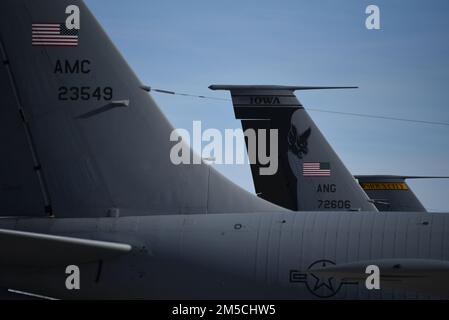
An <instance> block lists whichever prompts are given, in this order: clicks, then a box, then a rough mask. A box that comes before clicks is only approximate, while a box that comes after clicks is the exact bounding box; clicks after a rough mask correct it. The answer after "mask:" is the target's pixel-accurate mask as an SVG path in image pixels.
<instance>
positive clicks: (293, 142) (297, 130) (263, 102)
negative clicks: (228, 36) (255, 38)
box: [209, 85, 376, 211]
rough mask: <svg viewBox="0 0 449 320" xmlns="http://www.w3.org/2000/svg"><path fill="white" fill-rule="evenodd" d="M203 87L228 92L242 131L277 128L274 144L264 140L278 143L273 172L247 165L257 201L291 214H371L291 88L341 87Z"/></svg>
mask: <svg viewBox="0 0 449 320" xmlns="http://www.w3.org/2000/svg"><path fill="white" fill-rule="evenodd" d="M209 88H210V89H212V90H230V92H231V96H232V102H233V105H234V112H235V117H236V118H237V119H240V120H241V122H242V127H243V130H245V131H246V130H247V129H255V130H261V129H267V130H269V129H276V130H278V141H269V143H274V142H277V143H278V148H277V150H278V170H277V172H276V173H275V174H272V175H263V174H261V172H260V170H259V169H260V168H263V167H264V166H265V165H264V164H262V163H261V162H260V161H259V159H257V161H255V162H254V163H252V164H251V172H252V176H253V181H254V185H255V189H256V192H257V194H258V195H259V196H260V197H261V198H263V199H265V200H268V201H270V202H273V203H275V204H277V205H280V206H282V207H284V208H288V209H291V210H296V211H297V210H299V211H305V210H315V211H325V210H333V211H335V210H362V211H376V208H375V206H374V205H373V204H372V203H370V201H369V199H368V197H367V195H366V194H365V193H364V192H363V190H362V189H361V188H360V186H359V185H358V184H357V181H356V180H355V179H354V177H353V176H352V175H351V174H350V173H349V171H348V169H347V168H346V167H345V166H344V164H343V162H342V161H341V160H340V158H339V157H338V155H337V154H336V153H335V152H334V150H333V149H332V147H331V146H330V145H329V143H328V142H327V140H326V139H325V137H324V136H323V134H322V133H321V132H320V130H319V129H318V127H317V126H316V125H315V123H314V122H313V120H312V119H311V118H310V117H309V115H308V114H307V112H306V110H305V109H304V107H303V106H302V105H301V103H300V102H299V101H298V99H297V98H296V96H295V95H294V92H295V91H297V90H311V89H338V88H342V87H293V86H251V85H250V86H238V85H212V86H210V87H209ZM267 135H268V134H267ZM246 143H247V149H248V151H249V150H250V149H252V148H251V146H249V145H248V140H247V141H246ZM257 145H259V142H257ZM267 149H268V150H270V149H271V148H267ZM250 160H251V159H250Z"/></svg>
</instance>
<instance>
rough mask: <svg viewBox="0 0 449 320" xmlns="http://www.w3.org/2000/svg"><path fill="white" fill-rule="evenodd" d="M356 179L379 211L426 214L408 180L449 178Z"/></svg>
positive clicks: (367, 177)
mask: <svg viewBox="0 0 449 320" xmlns="http://www.w3.org/2000/svg"><path fill="white" fill-rule="evenodd" d="M355 178H356V179H357V180H358V181H359V184H360V186H361V187H362V188H363V190H364V191H365V192H366V194H367V195H368V197H370V198H371V200H372V201H373V203H374V204H375V206H376V207H377V209H379V211H414V212H426V209H425V208H424V206H423V204H422V203H421V202H420V201H419V199H418V198H417V197H416V195H415V194H414V192H413V191H412V190H411V189H410V187H409V185H408V184H407V182H406V180H407V179H446V178H449V177H435V176H434V177H430V176H395V175H356V176H355Z"/></svg>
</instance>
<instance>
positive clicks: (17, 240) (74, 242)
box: [0, 229, 131, 267]
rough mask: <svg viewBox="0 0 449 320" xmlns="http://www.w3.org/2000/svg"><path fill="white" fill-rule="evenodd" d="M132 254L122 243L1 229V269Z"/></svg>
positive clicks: (78, 262) (41, 265) (66, 263)
mask: <svg viewBox="0 0 449 320" xmlns="http://www.w3.org/2000/svg"><path fill="white" fill-rule="evenodd" d="M130 250H131V246H130V245H128V244H123V243H115V242H105V241H96V240H89V239H80V238H72V237H62V236H54V235H48V234H41V233H34V232H23V231H16V230H6V229H0V265H2V266H26V267H48V266H61V265H70V264H82V263H89V262H95V261H99V260H106V259H110V258H113V257H116V256H119V255H122V254H125V253H127V252H129V251H130Z"/></svg>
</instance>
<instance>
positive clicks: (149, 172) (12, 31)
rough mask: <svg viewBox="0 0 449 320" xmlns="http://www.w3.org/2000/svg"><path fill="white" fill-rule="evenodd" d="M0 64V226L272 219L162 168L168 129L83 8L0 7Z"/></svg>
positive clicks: (25, 3) (207, 182) (234, 191)
mask: <svg viewBox="0 0 449 320" xmlns="http://www.w3.org/2000/svg"><path fill="white" fill-rule="evenodd" d="M105 5H107V4H105ZM0 58H1V64H0V95H1V99H2V102H1V108H0V147H1V148H2V151H1V154H2V158H1V159H0V215H1V216H5V215H10V216H27V215H30V216H46V215H49V216H56V217H104V216H117V215H150V214H188V213H222V212H253V211H266V210H278V209H279V208H278V207H276V206H274V205H272V204H269V203H267V202H265V201H262V200H261V199H258V198H257V197H256V196H254V195H251V194H249V193H247V192H244V191H243V190H242V189H241V188H239V187H237V186H236V185H234V184H233V183H231V182H230V181H229V180H227V179H225V178H224V177H223V176H221V175H220V174H218V173H217V172H216V171H215V170H214V169H211V168H210V167H209V166H207V165H205V164H197V165H188V164H185V165H184V164H181V165H174V164H173V163H172V162H171V161H170V151H171V148H172V147H173V145H174V144H175V142H172V141H170V135H171V133H172V130H173V128H172V126H171V125H170V124H169V122H168V121H167V119H166V118H165V117H164V115H163V114H162V113H161V111H160V110H159V108H158V107H157V105H156V104H155V102H154V101H153V99H152V98H151V97H150V96H149V94H148V93H147V92H146V91H145V90H143V89H142V88H141V85H142V84H141V82H140V81H139V80H138V79H137V77H136V76H135V74H134V73H133V71H132V70H131V69H130V67H129V66H128V64H127V63H126V61H125V60H124V59H123V57H122V56H121V54H120V53H119V52H118V50H117V49H116V47H115V46H114V45H113V44H112V42H111V41H110V39H109V38H108V36H107V35H106V33H105V32H104V31H103V29H102V28H101V26H100V25H99V24H98V22H97V21H96V19H95V18H94V17H93V15H92V14H91V12H90V11H89V10H88V8H87V7H86V6H85V4H84V3H83V2H82V1H80V0H60V1H56V0H54V1H53V0H42V1H35V0H2V1H0Z"/></svg>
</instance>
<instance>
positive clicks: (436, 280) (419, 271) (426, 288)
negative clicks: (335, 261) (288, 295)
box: [310, 259, 449, 298]
mask: <svg viewBox="0 0 449 320" xmlns="http://www.w3.org/2000/svg"><path fill="white" fill-rule="evenodd" d="M369 265H376V266H378V267H379V272H380V288H381V289H382V288H391V289H403V290H406V291H408V292H416V293H426V294H431V295H434V296H437V297H445V298H447V297H449V262H448V261H443V260H431V259H382V260H370V261H358V262H352V263H347V264H340V265H333V266H329V267H322V268H315V269H312V270H310V272H312V273H314V274H316V275H318V274H319V275H323V276H329V277H331V276H332V277H335V278H338V279H340V280H342V281H363V282H364V281H365V280H366V279H367V277H368V276H369V274H367V273H366V268H367V266H369Z"/></svg>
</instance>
